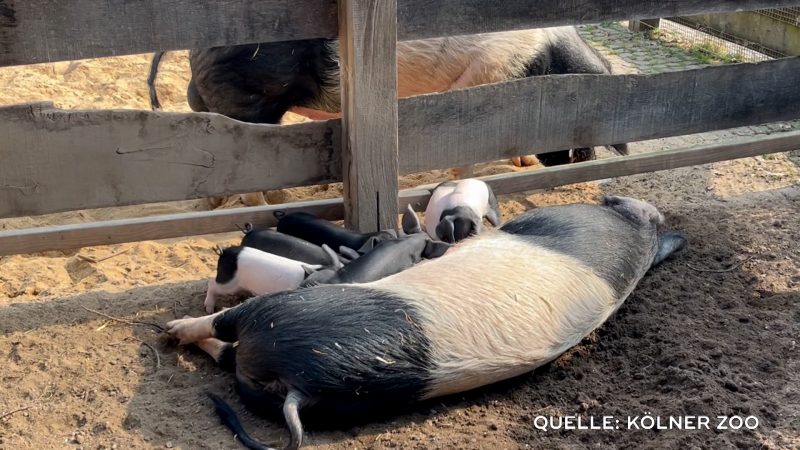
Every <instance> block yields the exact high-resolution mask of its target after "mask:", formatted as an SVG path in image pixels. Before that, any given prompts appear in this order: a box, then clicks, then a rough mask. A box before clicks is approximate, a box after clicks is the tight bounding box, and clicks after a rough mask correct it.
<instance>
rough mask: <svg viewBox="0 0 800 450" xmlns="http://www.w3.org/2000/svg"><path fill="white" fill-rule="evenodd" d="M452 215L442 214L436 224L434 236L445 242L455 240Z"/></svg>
mask: <svg viewBox="0 0 800 450" xmlns="http://www.w3.org/2000/svg"><path fill="white" fill-rule="evenodd" d="M453 219H454V217H453V216H444V217H443V218H442V220H441V222H439V224H438V225H436V236H437V237H438V238H439V239H441V240H443V241H445V242H451V243H452V242H455V241H456V226H455V224H454V223H453Z"/></svg>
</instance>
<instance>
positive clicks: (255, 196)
mask: <svg viewBox="0 0 800 450" xmlns="http://www.w3.org/2000/svg"><path fill="white" fill-rule="evenodd" d="M242 203H244V206H264V205H267V204H268V203H267V199H266V198H264V193H263V192H252V193H250V194H242Z"/></svg>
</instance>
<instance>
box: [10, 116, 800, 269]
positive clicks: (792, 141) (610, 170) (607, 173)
mask: <svg viewBox="0 0 800 450" xmlns="http://www.w3.org/2000/svg"><path fill="white" fill-rule="evenodd" d="M797 148H800V132H797V131H795V132H787V133H781V134H777V135H772V136H768V137H766V138H765V137H749V138H745V139H740V140H738V141H737V142H736V143H722V144H712V145H702V146H696V147H690V148H682V149H675V150H668V151H662V152H655V153H649V154H645V155H636V156H628V157H618V158H609V159H605V160H602V161H591V162H586V163H581V164H573V165H571V166H568V167H550V168H546V169H541V170H535V171H530V172H522V173H515V174H502V175H493V176H488V177H483V178H482V179H483V180H484V181H486V182H487V183H488V184H489V185H490V186H491V187H492V189H493V190H494V191H495V193H496V194H497V195H503V194H511V193H514V192H523V191H531V190H537V189H546V188H550V187H553V186H562V185H567V184H572V183H580V182H584V181H591V180H598V179H602V178H610V177H620V176H625V175H634V174H639V173H644V172H655V171H659V170H668V169H675V168H678V167H687V166H694V165H697V164H705V163H709V162H717V161H726V160H730V159H736V158H746V157H749V156H757V155H763V154H767V153H776V152H785V151H789V150H793V149H797ZM399 194H400V195H399V205H400V208H401V209H403V208H405V207H406V205H408V204H411V205H412V206H413V207H414V209H415V210H416V211H421V210H424V208H425V206H426V205H427V203H428V198H429V197H430V195H431V191H430V190H429V189H426V188H424V187H419V188H416V189H409V190H404V191H400V193H399ZM275 211H285V212H294V211H305V212H308V213H311V214H314V215H317V216H319V217H323V218H325V219H329V220H340V219H342V218H343V217H344V203H343V201H342V199H341V198H337V199H327V200H313V201H307V202H297V203H291V204H288V205H274V206H255V207H249V208H236V209H225V210H217V211H203V212H191V213H181V214H170V215H163V216H155V217H145V218H140V219H121V220H109V221H103V222H95V223H90V224H77V225H56V226H48V227H40V228H32V229H23V230H14V231H7V232H3V233H0V256H2V255H13V254H17V253H30V252H38V251H45V250H67V249H73V248H79V247H86V246H90V245H104V244H118V243H123V242H135V241H142V240H153V239H167V238H175V237H182V236H192V235H200V234H213V233H224V232H228V231H234V230H236V229H237V226H238V225H241V224H243V223H245V222H251V223H254V224H257V225H258V226H263V227H271V226H275V225H276V219H275V217H274V214H273V213H274V212H275Z"/></svg>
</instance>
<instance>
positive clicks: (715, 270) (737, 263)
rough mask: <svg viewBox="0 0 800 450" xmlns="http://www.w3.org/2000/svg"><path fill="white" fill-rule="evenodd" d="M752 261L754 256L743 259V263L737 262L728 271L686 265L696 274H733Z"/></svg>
mask: <svg viewBox="0 0 800 450" xmlns="http://www.w3.org/2000/svg"><path fill="white" fill-rule="evenodd" d="M751 259H753V257H752V256H748V257H747V258H745V259H743V260H741V261H737V262H736V263H735V264H734V265H732V266H730V267H728V268H727V269H701V268H699V267H694V266H692V265H691V264H686V267H688V268H690V269H692V270H694V271H695V272H710V273H726V272H732V271H734V270H736V269H738V268H739V267H741V265H742V264H744V263H746V262H747V261H749V260H751Z"/></svg>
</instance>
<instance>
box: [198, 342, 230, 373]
mask: <svg viewBox="0 0 800 450" xmlns="http://www.w3.org/2000/svg"><path fill="white" fill-rule="evenodd" d="M194 344H195V345H196V346H197V347H198V348H199V349H200V350H202V351H204V352H206V353H208V354H209V355H210V356H211V357H212V358H214V361H216V362H217V364H219V366H220V367H222V368H223V369H224V370H226V371H228V372H233V371H234V370H236V346H235V345H234V344H231V343H230V342H224V341H221V340H219V339H217V338H206V339H201V340H199V341H197V342H195V343H194Z"/></svg>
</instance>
